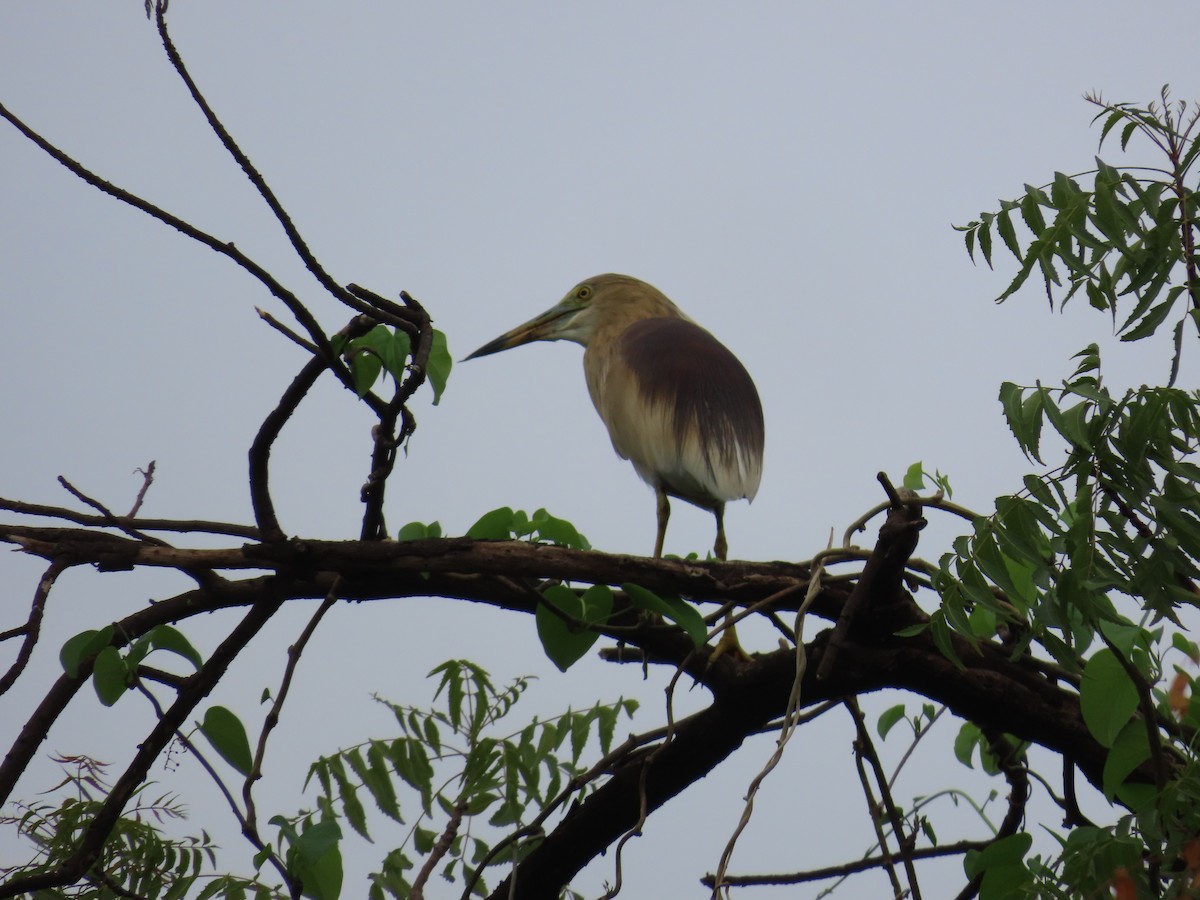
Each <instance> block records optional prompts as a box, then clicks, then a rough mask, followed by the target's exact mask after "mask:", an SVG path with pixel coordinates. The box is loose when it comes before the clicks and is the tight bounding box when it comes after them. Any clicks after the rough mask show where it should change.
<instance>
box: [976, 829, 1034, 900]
mask: <svg viewBox="0 0 1200 900" xmlns="http://www.w3.org/2000/svg"><path fill="white" fill-rule="evenodd" d="M1032 846H1033V835H1031V834H1029V833H1028V832H1021V833H1020V834H1013V835H1010V836H1008V837H1006V838H1000V840H998V841H994V842H993V843H991V844H989V845H988V846H987V847H986V848H984V849H983V850H972V851H970V852H969V853H967V855H966V857H964V858H963V870H964V871H965V872H966V874H967V877H968V878H977V877H979V876H983V882H982V884H981V885H980V887H979V898H980V900H1008V898H1010V897H1015V896H1019V895H1020V893H1021V890H1022V888H1024V887H1025V886H1026V885H1028V884H1029V883H1030V881H1031V880H1032V876H1031V874H1030V872H1029V869H1028V868H1027V867H1026V866H1025V854H1026V853H1028V852H1029V848H1030V847H1032Z"/></svg>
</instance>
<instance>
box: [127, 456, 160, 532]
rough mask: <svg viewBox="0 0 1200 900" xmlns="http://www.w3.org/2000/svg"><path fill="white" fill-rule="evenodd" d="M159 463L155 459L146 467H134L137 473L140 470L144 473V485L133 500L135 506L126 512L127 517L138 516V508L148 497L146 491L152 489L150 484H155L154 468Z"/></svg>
mask: <svg viewBox="0 0 1200 900" xmlns="http://www.w3.org/2000/svg"><path fill="white" fill-rule="evenodd" d="M157 465H158V463H156V462H155V461H154V460H150V464H149V465H147V466H146V468H144V469H134V473H135V474H136V473H138V472H141V473H142V487H141V489H140V490H139V491H138V492H137V497H135V498H134V500H133V507H132V508H131V509H130V510H129V512H128V513H126V515H125V517H126V518H129V519H133V518H136V517H137V514H138V510H140V509H141V508H142V503H143V501H145V499H146V491H148V490H150V485H152V484H154V469H155V468H156V467H157Z"/></svg>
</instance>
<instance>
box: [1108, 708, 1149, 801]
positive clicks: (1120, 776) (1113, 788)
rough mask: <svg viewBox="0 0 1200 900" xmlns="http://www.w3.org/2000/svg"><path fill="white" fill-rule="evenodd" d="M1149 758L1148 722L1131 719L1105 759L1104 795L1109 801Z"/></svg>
mask: <svg viewBox="0 0 1200 900" xmlns="http://www.w3.org/2000/svg"><path fill="white" fill-rule="evenodd" d="M1149 758H1150V744H1149V743H1148V738H1147V736H1146V723H1145V722H1143V721H1142V720H1141V719H1130V720H1129V721H1128V722H1126V723H1125V727H1124V728H1122V729H1121V731H1120V733H1119V734H1118V735H1117V737H1116V739H1115V740H1114V741H1113V743H1112V749H1111V750H1109V751H1108V758H1107V759H1106V760H1105V761H1104V775H1103V785H1104V796H1105V797H1106V798H1107V799H1108V800H1109V802H1112V799H1113V798H1114V797H1115V796H1116V794H1117V790H1118V789H1119V788H1120V787H1121V785H1123V784H1124V783H1125V779H1126V778H1128V777H1129V775H1130V774H1131V773H1132V772H1133V771H1134V770H1135V769H1136V768H1137V767H1138V766H1140V765H1141V764H1142V763H1143V762H1145V761H1146V760H1148V759H1149Z"/></svg>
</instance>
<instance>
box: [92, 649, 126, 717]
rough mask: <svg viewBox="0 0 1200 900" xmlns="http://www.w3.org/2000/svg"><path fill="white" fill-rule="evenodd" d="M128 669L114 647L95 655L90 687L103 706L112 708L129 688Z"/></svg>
mask: <svg viewBox="0 0 1200 900" xmlns="http://www.w3.org/2000/svg"><path fill="white" fill-rule="evenodd" d="M128 677H129V669H128V668H127V667H126V666H125V660H123V659H122V658H121V654H120V652H119V651H118V650H117V648H116V647H113V646H108V647H105V648H103V649H102V650H101V651H100V652H99V653H97V654H96V661H95V662H94V663H93V664H92V686H93V687H95V689H96V696H97V697H99V698H100V702H101V703H103V704H104V705H105V706H112V705H113V704H114V703H116V702H117V701H118V700H120V699H121V695H122V694H124V693H125V691H126V690H127V689H128V688H129V682H128Z"/></svg>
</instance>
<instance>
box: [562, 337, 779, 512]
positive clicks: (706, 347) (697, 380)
mask: <svg viewBox="0 0 1200 900" xmlns="http://www.w3.org/2000/svg"><path fill="white" fill-rule="evenodd" d="M587 353H588V355H589V356H591V357H592V358H591V359H587V360H585V369H586V370H587V374H588V389H589V391H590V392H591V394H592V400H593V402H594V403H595V404H596V409H597V410H598V411H599V413H600V416H601V418H602V419H603V420H604V423H605V425H607V426H608V431H609V436H610V437H611V438H612V442H613V447H614V448H615V449H616V451H617V453H619V454H620V455H621V456H622V457H624V458H626V459H628V460H630V462H632V463H633V465H634V468H635V469H637V471H638V474H639V475H641V477H642V478H643V479H644V480H645V481H647V482H649V483H650V484H651V485H653V486H655V487H662V488H663V489H664V490H665V491H666V492H667V493H668V494H671V495H673V496H676V497H679V498H681V499H683V500H686V501H688V502H689V503H694V504H696V505H697V506H701V507H705V508H713V507H715V506H717V505H719V504H723V503H724V502H726V501H728V500H738V499H742V498H747V499H751V500H752V499H753V498H754V495H755V493H756V492H757V491H758V484H759V480H760V478H761V475H762V454H763V438H764V428H763V415H762V405H761V403H760V402H759V398H758V391H757V390H756V389H755V387H754V382H753V381H752V380H751V378H750V375H749V373H748V372H747V371H746V369H745V367H744V366H743V365H742V364H741V362H739V361H738V359H737V357H736V356H734V355H733V354H732V353H731V352H730V351H729V350H728V349H727V348H726V347H725V346H724V345H723V344H722V343H721V342H720V341H718V340H717V339H716V338H714V337H713V336H712V335H711V334H709V333H708V332H707V331H705V330H704V329H703V328H701V327H700V326H699V325H696V324H695V323H694V322H691V321H690V320H688V319H686V318H676V317H674V316H658V317H652V318H643V319H638V320H636V321H633V322H632V323H630V324H628V325H626V326H625V327H624V328H623V329H622V330H621V331H620V333H619V334H618V335H617V336H616V338H615V340H611V341H607V342H604V343H603V344H602V345H599V346H597V345H596V344H589V346H588V350H587Z"/></svg>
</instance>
